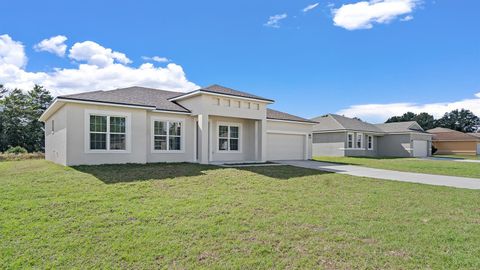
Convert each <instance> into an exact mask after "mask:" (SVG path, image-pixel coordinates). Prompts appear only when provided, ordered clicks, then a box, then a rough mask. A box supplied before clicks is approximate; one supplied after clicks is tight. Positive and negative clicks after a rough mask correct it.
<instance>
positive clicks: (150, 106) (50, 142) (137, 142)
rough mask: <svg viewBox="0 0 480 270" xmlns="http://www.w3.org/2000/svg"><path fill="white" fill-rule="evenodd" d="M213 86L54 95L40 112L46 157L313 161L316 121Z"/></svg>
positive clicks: (67, 161)
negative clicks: (175, 89) (171, 89)
mask: <svg viewBox="0 0 480 270" xmlns="http://www.w3.org/2000/svg"><path fill="white" fill-rule="evenodd" d="M273 102H274V101H273V100H271V99H267V98H263V97H259V96H256V95H253V94H249V93H245V92H241V91H237V90H233V89H230V88H227V87H223V86H219V85H212V86H209V87H205V88H201V89H198V90H195V91H192V92H189V93H184V94H182V93H179V92H171V91H164V90H158V89H151V88H144V87H130V88H123V89H116V90H110V91H94V92H86V93H80V94H73V95H65V96H59V97H57V98H56V99H55V100H54V102H53V103H52V105H50V107H49V108H48V109H47V110H46V111H45V113H44V114H43V115H42V116H41V118H40V120H41V121H43V122H45V157H46V159H47V160H51V161H53V162H56V163H59V164H63V165H83V164H107V163H149V162H198V163H202V164H208V163H216V162H218V163H222V162H265V161H267V160H303V159H310V158H311V156H312V152H311V134H312V127H313V125H314V124H315V123H314V122H313V121H310V120H307V119H304V118H301V117H298V116H294V115H290V114H287V113H283V112H279V111H275V110H272V109H269V108H268V106H269V105H270V104H272V103H273Z"/></svg>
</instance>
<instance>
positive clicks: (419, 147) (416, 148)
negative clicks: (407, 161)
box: [413, 141, 428, 157]
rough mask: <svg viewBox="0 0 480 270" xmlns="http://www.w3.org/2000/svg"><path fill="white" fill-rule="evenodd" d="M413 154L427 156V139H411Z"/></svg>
mask: <svg viewBox="0 0 480 270" xmlns="http://www.w3.org/2000/svg"><path fill="white" fill-rule="evenodd" d="M413 156H414V157H426V156H428V142H427V141H413Z"/></svg>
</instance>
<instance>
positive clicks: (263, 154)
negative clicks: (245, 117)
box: [260, 118, 267, 162]
mask: <svg viewBox="0 0 480 270" xmlns="http://www.w3.org/2000/svg"><path fill="white" fill-rule="evenodd" d="M260 138H261V139H260V161H262V162H266V161H267V119H265V118H264V119H262V120H261V121H260Z"/></svg>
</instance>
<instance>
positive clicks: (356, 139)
mask: <svg viewBox="0 0 480 270" xmlns="http://www.w3.org/2000/svg"><path fill="white" fill-rule="evenodd" d="M359 135H360V136H359ZM359 137H360V138H361V140H360V146H358V144H357V143H358V138H359ZM364 138H365V137H364V136H363V133H357V135H356V136H355V148H356V149H364V148H365V147H364V145H363V139H364Z"/></svg>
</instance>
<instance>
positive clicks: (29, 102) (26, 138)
mask: <svg viewBox="0 0 480 270" xmlns="http://www.w3.org/2000/svg"><path fill="white" fill-rule="evenodd" d="M52 100H53V97H52V96H51V95H50V93H49V92H48V91H47V90H46V89H45V88H43V87H41V86H38V85H35V86H34V88H33V89H32V90H30V91H28V92H27V93H24V92H23V91H22V90H20V89H14V90H13V91H9V93H8V94H6V95H4V96H3V98H2V99H0V151H5V150H6V149H8V148H10V147H16V146H20V147H23V148H25V149H27V150H28V151H29V152H34V151H43V150H44V140H45V138H44V125H43V123H42V122H39V121H38V118H39V117H40V116H41V115H42V113H43V112H44V111H45V110H46V109H47V107H48V105H49V104H50V103H51V102H52Z"/></svg>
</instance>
